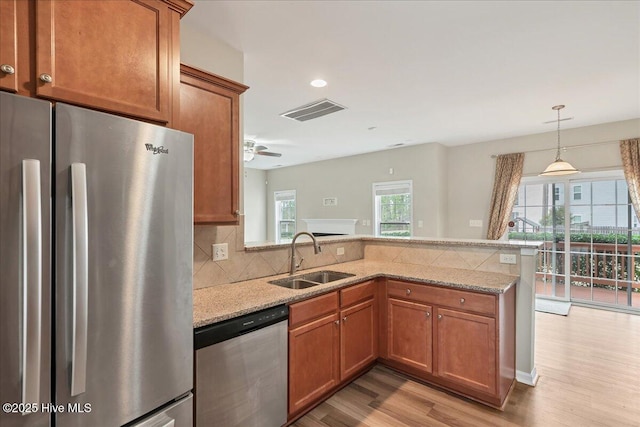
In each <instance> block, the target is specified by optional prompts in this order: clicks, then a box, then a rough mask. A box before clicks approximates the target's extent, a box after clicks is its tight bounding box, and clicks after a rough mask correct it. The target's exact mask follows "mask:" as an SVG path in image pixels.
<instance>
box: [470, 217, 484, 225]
mask: <svg viewBox="0 0 640 427" xmlns="http://www.w3.org/2000/svg"><path fill="white" fill-rule="evenodd" d="M469 227H482V220H481V219H470V220H469Z"/></svg>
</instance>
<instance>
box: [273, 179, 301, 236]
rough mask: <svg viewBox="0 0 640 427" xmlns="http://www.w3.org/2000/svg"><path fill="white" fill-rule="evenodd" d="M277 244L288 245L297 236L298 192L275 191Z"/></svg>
mask: <svg viewBox="0 0 640 427" xmlns="http://www.w3.org/2000/svg"><path fill="white" fill-rule="evenodd" d="M273 200H274V201H275V206H276V215H275V218H276V242H278V243H286V242H290V241H291V240H292V239H293V236H295V235H296V190H286V191H275V192H274V193H273Z"/></svg>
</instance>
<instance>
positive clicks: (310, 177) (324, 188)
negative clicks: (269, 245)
mask: <svg viewBox="0 0 640 427" xmlns="http://www.w3.org/2000/svg"><path fill="white" fill-rule="evenodd" d="M445 164H446V149H445V147H443V146H441V145H440V144H422V145H414V146H409V147H403V148H396V149H393V150H386V151H378V152H375V153H368V154H362V155H358V156H351V157H343V158H339V159H332V160H325V161H321V162H314V163H307V164H304V165H298V166H292V167H287V168H282V169H273V170H270V171H268V173H267V179H268V182H269V184H268V186H267V204H268V206H273V192H274V191H279V190H296V196H297V201H296V205H297V212H296V214H297V219H298V224H297V227H298V228H297V229H298V230H305V223H304V222H303V221H302V219H306V218H323V219H326V218H334V219H337V218H356V219H358V223H357V224H356V233H358V234H372V233H373V226H363V225H362V220H363V219H366V220H370V221H373V202H372V191H373V189H372V185H373V183H374V182H385V181H401V180H408V179H411V180H413V193H414V214H413V220H414V224H416V226H414V230H413V235H414V236H420V237H428V236H436V237H437V236H441V235H442V233H443V231H444V225H445V223H446V219H445V217H444V215H445V212H446V188H447V182H446V180H445V179H443V177H444V176H445V173H446V171H445V170H444V167H445ZM390 168H393V174H390V173H389V169H390ZM325 197H337V199H338V205H337V206H323V205H322V199H323V198H325ZM274 221H275V219H274V212H273V209H270V208H268V209H267V230H268V233H267V237H268V239H269V240H273V239H274V234H275V230H274V225H273V224H274ZM418 221H423V223H424V225H423V228H418V227H417V224H418Z"/></svg>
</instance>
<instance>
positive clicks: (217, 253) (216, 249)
mask: <svg viewBox="0 0 640 427" xmlns="http://www.w3.org/2000/svg"><path fill="white" fill-rule="evenodd" d="M211 253H212V254H213V260H214V261H223V260H225V259H229V244H228V243H217V244H213V245H211Z"/></svg>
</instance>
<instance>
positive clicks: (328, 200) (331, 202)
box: [322, 197, 338, 206]
mask: <svg viewBox="0 0 640 427" xmlns="http://www.w3.org/2000/svg"><path fill="white" fill-rule="evenodd" d="M322 206H338V198H337V197H325V198H324V199H322Z"/></svg>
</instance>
